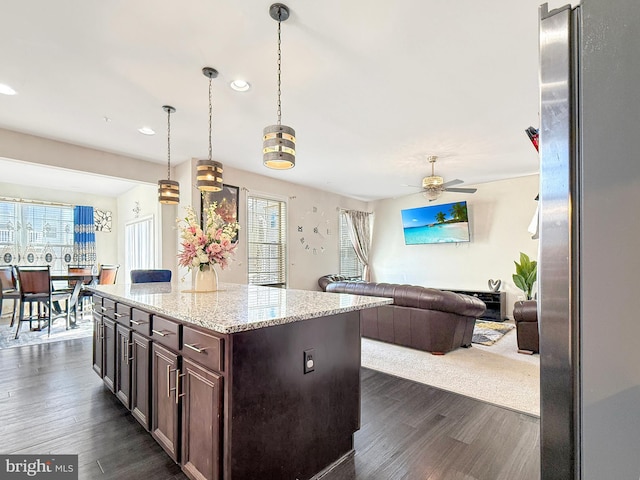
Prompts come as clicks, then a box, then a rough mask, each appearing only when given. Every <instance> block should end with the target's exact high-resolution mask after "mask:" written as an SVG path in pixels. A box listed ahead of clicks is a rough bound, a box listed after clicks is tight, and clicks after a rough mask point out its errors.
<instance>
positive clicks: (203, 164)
mask: <svg viewBox="0 0 640 480" xmlns="http://www.w3.org/2000/svg"><path fill="white" fill-rule="evenodd" d="M202 74H203V75H204V76H205V77H207V78H208V79H209V158H208V159H207V160H198V161H197V162H196V186H197V187H198V190H200V191H202V192H219V191H221V190H222V178H223V177H222V173H223V168H222V163H220V162H216V161H215V160H212V159H211V125H212V119H213V115H212V112H213V108H212V102H211V81H212V80H213V79H214V78H216V77H217V76H218V71H217V70H216V69H215V68H211V67H204V68H203V69H202Z"/></svg>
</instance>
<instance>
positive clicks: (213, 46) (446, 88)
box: [0, 0, 554, 200]
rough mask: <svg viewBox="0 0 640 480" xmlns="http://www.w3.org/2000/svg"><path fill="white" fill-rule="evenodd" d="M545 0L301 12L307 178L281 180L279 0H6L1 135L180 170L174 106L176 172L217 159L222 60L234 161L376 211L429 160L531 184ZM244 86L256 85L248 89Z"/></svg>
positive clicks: (286, 70) (297, 22)
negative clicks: (271, 139) (274, 137)
mask: <svg viewBox="0 0 640 480" xmlns="http://www.w3.org/2000/svg"><path fill="white" fill-rule="evenodd" d="M540 2H541V0H521V1H518V2H514V1H512V0H494V1H493V2H490V3H489V2H477V1H471V0H462V1H458V2H443V1H440V0H438V1H436V0H396V1H393V2H389V1H385V2H383V1H379V0H369V1H366V2H365V1H353V2H344V1H340V0H324V1H322V2H318V1H309V0H298V1H293V0H291V2H290V3H289V4H288V6H289V7H290V9H291V17H290V18H289V20H287V21H286V22H283V24H282V123H283V124H286V125H289V126H291V127H293V128H295V129H296V133H297V156H296V166H295V168H293V169H291V170H287V171H273V170H269V169H267V168H265V167H263V166H262V159H261V156H262V155H261V149H262V129H263V128H264V127H265V126H267V125H270V124H273V123H275V121H276V89H277V84H276V60H277V59H276V41H277V37H276V32H277V23H276V22H275V21H274V20H272V19H271V18H270V16H269V14H268V10H269V6H270V5H271V3H272V2H271V1H265V0H243V1H241V2H228V1H216V0H206V1H205V0H190V1H189V2H186V3H185V2H172V1H169V0H161V1H152V0H127V1H124V0H110V1H108V2H104V1H102V2H100V1H97V0H87V1H83V2H77V1H73V0H59V1H56V2H51V1H49V0H36V1H31V2H25V1H23V0H9V1H5V2H3V11H2V15H1V16H0V44H1V45H2V48H1V49H0V65H1V66H2V67H1V68H0V83H4V84H8V85H10V86H12V87H13V88H14V89H15V90H16V91H17V92H18V94H17V95H14V96H6V95H0V128H6V129H9V130H15V131H19V132H24V133H29V134H33V135H38V136H42V137H46V138H51V139H55V140H60V141H64V142H69V143H73V144H77V145H82V146H88V147H92V148H97V149H101V150H105V151H109V152H114V153H119V154H125V155H129V156H132V157H136V158H141V159H145V160H149V161H152V162H158V163H166V161H167V137H166V132H167V130H166V127H167V117H166V113H165V112H164V111H163V110H162V105H165V104H170V105H172V106H174V107H175V108H176V110H177V111H176V113H174V114H173V115H172V116H171V161H172V164H174V165H175V164H178V163H181V162H184V161H187V160H189V159H191V158H206V157H207V153H208V79H207V78H206V77H204V76H203V75H202V73H201V69H202V67H204V66H211V67H214V68H216V69H217V70H218V71H219V72H220V75H219V76H218V78H216V79H215V80H213V158H214V159H216V160H219V161H221V162H222V163H223V164H225V165H228V166H232V167H235V168H238V169H242V170H248V171H251V172H255V173H259V174H262V175H267V176H270V177H274V178H280V179H282V180H286V181H290V182H294V183H299V184H302V185H307V186H310V187H315V188H319V189H322V190H327V191H331V192H335V193H339V194H342V195H347V196H350V197H354V198H359V199H363V200H373V199H380V198H387V197H397V196H403V195H407V194H411V193H413V192H415V191H417V190H418V189H412V188H410V187H407V186H403V185H404V184H412V185H419V184H420V181H421V179H422V177H423V176H425V175H427V174H429V173H430V167H429V164H428V162H427V157H428V156H429V155H438V156H439V160H438V162H437V163H436V173H437V174H440V175H442V176H443V177H444V178H445V181H447V180H452V179H455V178H460V179H462V180H464V182H465V184H467V185H468V184H477V183H483V182H488V181H493V180H499V179H505V178H511V177H517V176H522V175H529V174H532V173H535V172H537V169H538V158H537V154H536V152H535V150H534V149H533V148H532V146H531V144H530V142H529V140H528V138H527V136H526V134H525V132H524V130H525V128H527V127H528V126H530V125H533V126H535V127H537V126H538V65H537V63H538V46H537V42H538V29H537V28H538V27H537V19H538V6H539V4H540ZM550 6H551V7H554V5H550ZM235 78H243V79H245V80H247V81H249V82H250V84H251V89H250V90H249V91H248V92H244V93H240V92H235V91H233V90H232V89H231V88H230V87H229V82H230V81H231V80H233V79H235ZM105 118H108V119H109V120H108V121H106V120H105ZM142 126H149V127H152V128H153V129H154V130H155V131H156V132H157V134H156V135H154V136H145V135H142V134H140V133H139V132H138V131H137V129H138V128H140V127H142ZM2 165H3V164H1V163H0V168H2V170H3V171H4V168H3V167H2ZM3 177H4V172H3ZM3 181H4V180H3ZM15 181H16V183H19V179H16V180H15ZM85 183H86V182H85Z"/></svg>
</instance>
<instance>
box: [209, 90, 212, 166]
mask: <svg viewBox="0 0 640 480" xmlns="http://www.w3.org/2000/svg"><path fill="white" fill-rule="evenodd" d="M211 80H212V78H211V77H209V161H211V123H212V116H213V114H212V112H213V107H212V106H211Z"/></svg>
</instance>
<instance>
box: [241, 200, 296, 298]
mask: <svg viewBox="0 0 640 480" xmlns="http://www.w3.org/2000/svg"><path fill="white" fill-rule="evenodd" d="M247 209H248V215H247V217H248V218H247V249H248V255H249V259H248V267H247V268H248V276H249V284H251V285H267V286H272V287H285V286H286V284H287V258H286V255H287V221H286V219H287V205H286V203H285V202H283V201H280V200H275V199H270V198H263V197H257V196H249V197H248V198H247Z"/></svg>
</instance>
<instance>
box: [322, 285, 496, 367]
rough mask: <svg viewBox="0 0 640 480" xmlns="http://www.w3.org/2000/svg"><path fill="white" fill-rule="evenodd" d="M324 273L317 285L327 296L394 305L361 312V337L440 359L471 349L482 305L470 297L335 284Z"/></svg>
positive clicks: (397, 287)
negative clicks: (344, 295) (362, 297)
mask: <svg viewBox="0 0 640 480" xmlns="http://www.w3.org/2000/svg"><path fill="white" fill-rule="evenodd" d="M334 278H335V276H331V275H326V276H324V277H321V278H320V279H319V280H318V285H320V287H321V288H322V289H323V290H325V291H326V292H334V293H349V294H352V295H369V296H373V297H389V298H393V304H392V305H384V306H381V307H378V308H371V309H367V310H362V311H361V314H360V319H361V322H360V331H361V334H362V336H363V337H368V338H373V339H375V340H381V341H383V342H388V343H395V344H397V345H403V346H405V347H411V348H416V349H418V350H424V351H427V352H431V353H433V354H434V355H443V354H445V353H447V352H450V351H451V350H454V349H456V348H458V347H469V346H471V338H472V336H473V327H474V326H475V320H476V318H478V317H480V316H482V314H483V313H484V311H485V309H486V306H485V304H484V302H482V301H481V300H479V299H477V298H475V297H471V296H469V295H461V294H458V293H453V292H445V291H442V290H437V289H434V288H425V287H419V286H416V285H399V284H390V283H370V282H352V281H333V280H334Z"/></svg>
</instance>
